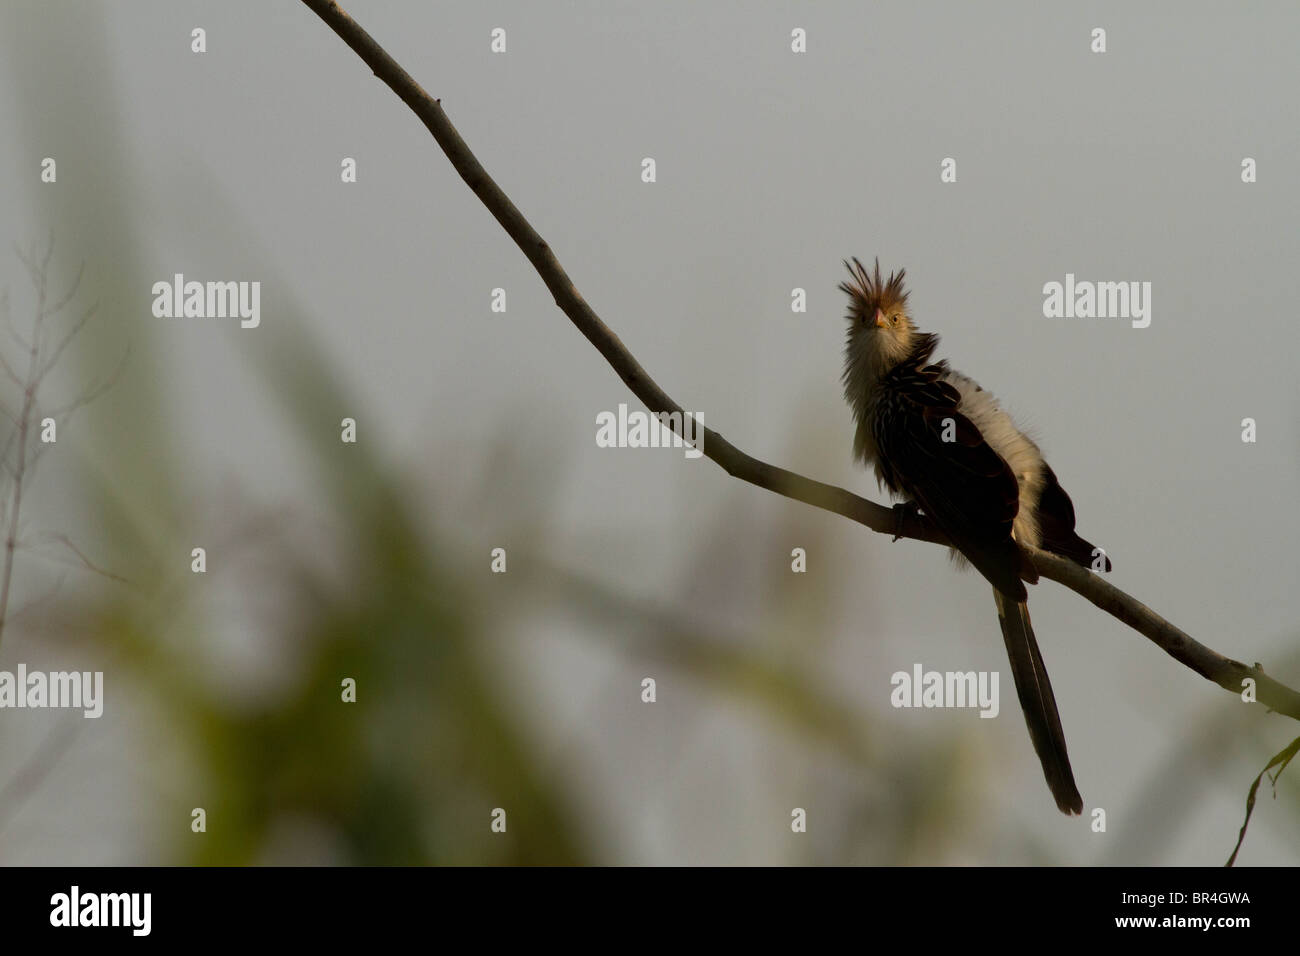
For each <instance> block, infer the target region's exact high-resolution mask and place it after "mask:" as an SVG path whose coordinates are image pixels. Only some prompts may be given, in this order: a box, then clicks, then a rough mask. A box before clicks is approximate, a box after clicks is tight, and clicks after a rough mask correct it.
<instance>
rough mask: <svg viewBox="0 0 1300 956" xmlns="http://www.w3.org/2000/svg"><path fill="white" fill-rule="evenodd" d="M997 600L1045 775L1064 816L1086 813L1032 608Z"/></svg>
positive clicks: (1014, 674) (1000, 597) (1018, 692)
mask: <svg viewBox="0 0 1300 956" xmlns="http://www.w3.org/2000/svg"><path fill="white" fill-rule="evenodd" d="M993 599H994V600H995V601H996V602H997V605H998V621H999V623H1000V624H1001V625H1002V637H1003V639H1004V640H1005V641H1006V644H1007V657H1008V658H1010V660H1011V676H1012V678H1013V679H1014V680H1015V682H1016V695H1017V696H1018V697H1019V698H1020V709H1021V710H1023V711H1024V714H1025V723H1026V724H1028V725H1029V737H1030V739H1031V740H1032V741H1033V742H1034V750H1035V751H1036V752H1037V753H1038V759H1039V761H1040V762H1041V763H1042V765H1043V775H1044V776H1045V777H1047V785H1048V786H1049V787H1050V788H1051V790H1052V796H1053V797H1055V798H1056V805H1057V806H1058V807H1059V808H1060V809H1061V812H1062V813H1082V812H1083V797H1081V796H1080V795H1079V788H1078V787H1077V786H1075V783H1074V774H1073V772H1071V770H1070V757H1069V754H1067V753H1066V751H1065V732H1064V731H1063V730H1062V729H1061V717H1060V715H1059V714H1058V713H1057V712H1056V697H1055V696H1054V695H1053V694H1052V682H1051V681H1050V680H1048V678H1047V668H1046V667H1044V666H1043V656H1042V654H1040V653H1039V652H1038V641H1036V640H1035V639H1034V629H1033V628H1032V627H1031V626H1030V624H1029V605H1028V604H1026V603H1025V602H1023V601H1020V602H1016V601H1013V600H1011V599H1010V598H1008V597H1006V596H1005V595H1004V594H1002V593H1001V592H1000V591H998V590H997V589H994V591H993Z"/></svg>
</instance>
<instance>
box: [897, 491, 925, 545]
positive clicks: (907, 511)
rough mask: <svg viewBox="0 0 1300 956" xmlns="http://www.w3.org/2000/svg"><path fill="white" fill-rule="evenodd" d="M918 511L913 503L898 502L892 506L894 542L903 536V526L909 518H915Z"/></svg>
mask: <svg viewBox="0 0 1300 956" xmlns="http://www.w3.org/2000/svg"><path fill="white" fill-rule="evenodd" d="M918 511H920V509H919V508H917V506H916V502H915V501H900V502H899V503H898V504H896V505H894V540H895V541H897V540H898V539H899V538H901V537H902V536H903V525H905V524H906V523H907V519H908V517H909V516H911V517H913V518H914V517H916V515H917V512H918Z"/></svg>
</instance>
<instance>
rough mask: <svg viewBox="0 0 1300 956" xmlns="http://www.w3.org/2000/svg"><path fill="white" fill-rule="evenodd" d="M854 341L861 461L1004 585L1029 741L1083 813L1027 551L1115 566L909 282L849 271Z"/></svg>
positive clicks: (856, 267)
mask: <svg viewBox="0 0 1300 956" xmlns="http://www.w3.org/2000/svg"><path fill="white" fill-rule="evenodd" d="M845 265H846V266H847V267H848V269H849V273H850V275H851V280H850V281H848V282H843V283H841V284H840V288H841V289H842V290H843V291H844V292H846V293H848V296H849V312H848V316H847V318H848V322H849V327H848V340H847V343H846V344H845V348H844V397H845V399H846V400H847V401H848V403H849V406H850V407H851V408H852V409H853V418H854V421H855V423H856V426H857V430H856V433H855V435H854V440H853V453H854V456H855V457H856V458H858V459H861V460H862V461H863V462H864V463H866V464H873V465H874V466H875V471H876V479H877V481H878V482H879V483H880V484H881V485H882V486H884V487H885V488H888V489H889V491H890V492H891V493H892V494H894V495H895V496H898V497H901V498H903V499H904V502H905V503H904V504H901V505H895V507H896V508H919V509H920V510H921V511H922V512H924V513H925V515H926V516H928V517H929V518H930V520H931V521H933V522H934V523H935V524H936V525H937V526H938V527H939V528H940V530H942V531H943V533H944V534H945V535H947V537H948V540H949V541H950V542H951V543H952V546H953V550H954V555H955V556H959V558H964V559H965V561H968V562H970V563H971V564H973V565H974V566H975V568H976V570H978V571H979V572H980V573H981V574H983V575H984V577H985V578H987V579H988V581H989V583H990V584H992V585H993V598H994V600H995V601H996V603H997V609H998V619H999V622H1000V623H1001V626H1002V637H1003V640H1004V641H1005V642H1006V645H1007V656H1008V658H1010V661H1011V675H1012V677H1013V679H1014V680H1015V684H1016V695H1017V696H1018V697H1019V698H1020V707H1021V710H1023V711H1024V714H1025V722H1026V723H1027V724H1028V725H1029V737H1030V739H1031V740H1032V741H1033V744H1034V750H1035V751H1036V752H1037V753H1038V759H1039V760H1040V761H1041V762H1042V765H1043V774H1044V775H1045V776H1046V777H1047V785H1048V787H1050V788H1051V791H1052V796H1053V797H1055V798H1056V805H1057V806H1058V807H1059V808H1060V809H1061V811H1062V812H1064V813H1070V814H1072V813H1082V812H1083V798H1082V797H1081V796H1080V795H1079V788H1078V787H1077V786H1075V783H1074V774H1073V772H1072V771H1071V770H1070V758H1069V755H1068V754H1067V753H1066V749H1065V733H1064V731H1062V729H1061V718H1060V715H1059V714H1058V713H1057V711H1056V698H1055V697H1054V696H1053V694H1052V685H1051V682H1050V681H1049V680H1048V678H1047V669H1046V668H1045V667H1044V666H1043V658H1042V655H1041V654H1040V653H1039V651H1038V642H1037V641H1036V640H1035V639H1034V631H1033V628H1032V627H1031V626H1030V623H1029V606H1028V604H1027V603H1026V600H1027V597H1028V594H1027V592H1026V591H1025V585H1024V583H1023V582H1022V580H1021V579H1022V578H1023V579H1024V580H1026V581H1029V582H1031V583H1035V582H1037V580H1038V574H1037V572H1036V571H1035V570H1034V567H1033V565H1032V564H1031V563H1030V561H1029V560H1028V558H1027V557H1026V556H1025V555H1024V553H1023V552H1022V551H1021V549H1020V545H1021V544H1026V545H1032V546H1036V547H1039V548H1043V549H1045V550H1047V551H1052V552H1055V553H1056V554H1059V555H1061V556H1063V557H1066V558H1069V559H1070V560H1071V561H1074V562H1076V563H1078V564H1080V565H1082V566H1084V567H1086V568H1091V567H1092V566H1093V563H1094V558H1097V559H1099V560H1098V562H1097V564H1098V566H1099V567H1101V566H1104V567H1105V569H1106V570H1110V561H1109V559H1107V558H1106V557H1105V556H1104V554H1102V553H1101V552H1100V551H1097V550H1095V549H1094V548H1093V546H1092V545H1091V544H1089V543H1088V542H1087V541H1085V540H1084V539H1083V538H1081V537H1079V536H1078V535H1077V534H1075V532H1074V505H1073V504H1072V503H1071V502H1070V496H1069V495H1067V494H1066V493H1065V491H1064V489H1062V488H1061V486H1060V484H1059V483H1058V482H1057V480H1056V475H1055V474H1054V473H1053V472H1052V469H1051V468H1050V467H1049V466H1048V464H1047V462H1046V461H1045V460H1044V459H1043V454H1042V452H1040V451H1039V450H1038V446H1037V445H1035V444H1034V442H1033V441H1031V440H1030V439H1029V438H1028V437H1027V436H1026V435H1025V434H1024V432H1022V431H1021V430H1020V429H1019V428H1017V427H1016V425H1015V423H1014V422H1013V421H1012V420H1011V416H1010V415H1008V414H1007V413H1006V412H1005V411H1003V410H1002V408H1000V407H999V405H998V402H997V399H995V398H994V397H993V396H992V395H991V394H990V393H989V392H987V391H985V390H984V389H982V388H980V386H979V385H977V384H976V383H975V382H974V381H973V380H972V379H970V378H968V377H967V376H965V375H963V374H962V373H961V372H958V371H956V370H954V369H952V368H950V367H949V366H948V363H947V362H946V361H942V362H935V361H933V359H932V356H933V354H934V351H935V348H936V347H937V346H938V344H939V337H938V336H937V335H935V334H933V333H931V332H920V331H917V328H916V325H915V324H914V323H913V322H912V317H911V315H910V314H909V312H908V309H907V291H906V290H905V289H904V287H903V275H904V272H905V270H901V269H900V270H899V271H898V272H897V273H895V274H891V275H890V277H889V279H888V280H887V281H882V280H881V277H880V261H879V260H877V261H876V267H875V270H874V272H873V273H868V272H867V270H866V268H864V267H863V265H862V263H861V262H859V261H858V260H857V259H854V260H853V263H852V264H851V265H850V264H849V263H847V262H846V263H845Z"/></svg>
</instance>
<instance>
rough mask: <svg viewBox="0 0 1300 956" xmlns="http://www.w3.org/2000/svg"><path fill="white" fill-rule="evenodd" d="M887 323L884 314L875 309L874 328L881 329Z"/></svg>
mask: <svg viewBox="0 0 1300 956" xmlns="http://www.w3.org/2000/svg"><path fill="white" fill-rule="evenodd" d="M888 324H889V322H888V321H887V320H886V319H885V313H884V312H882V311H880V309H876V328H878V329H883V328H884V327H885V326H886V325H888Z"/></svg>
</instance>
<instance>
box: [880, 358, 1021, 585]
mask: <svg viewBox="0 0 1300 956" xmlns="http://www.w3.org/2000/svg"><path fill="white" fill-rule="evenodd" d="M944 371H945V368H944V367H943V366H941V365H922V364H920V363H919V362H911V363H906V362H905V363H903V364H902V365H900V366H899V367H897V368H895V369H894V370H893V371H892V372H890V373H889V375H888V376H887V377H886V379H885V381H884V382H883V383H882V384H883V385H884V387H883V388H882V389H881V398H880V400H879V402H878V404H877V406H876V416H875V419H874V421H873V427H872V431H873V436H874V438H875V440H876V444H877V446H878V447H879V450H880V455H879V459H878V461H879V464H880V466H881V468H880V470H881V476H882V478H884V480H885V482H886V484H888V485H889V486H890V487H891V488H892V489H894V490H895V491H901V492H902V493H904V494H906V495H908V496H910V497H911V498H913V499H914V500H915V501H916V503H917V504H918V505H920V507H921V508H922V510H924V511H925V513H926V514H927V515H929V516H930V518H931V519H932V520H933V521H934V522H935V524H937V525H938V526H939V528H940V529H942V531H943V532H944V534H946V535H947V536H948V538H949V540H950V541H952V543H953V545H954V546H955V547H956V548H957V550H959V551H960V552H961V553H962V554H963V555H965V556H966V558H967V559H969V561H970V562H971V564H973V565H975V567H976V568H977V569H978V570H979V571H980V572H981V573H982V574H983V575H984V576H985V577H986V578H988V579H989V581H990V583H992V584H993V586H994V587H995V588H997V589H998V590H999V591H1001V592H1002V593H1004V594H1006V595H1007V596H1008V597H1011V598H1014V599H1016V600H1017V601H1020V600H1024V598H1025V593H1026V592H1025V586H1024V584H1022V583H1021V580H1020V572H1021V570H1022V565H1023V564H1024V562H1023V561H1022V558H1021V554H1020V549H1019V547H1017V546H1016V544H1015V542H1014V541H1013V540H1012V538H1011V526H1012V522H1013V521H1014V520H1015V517H1016V511H1017V510H1018V508H1019V506H1020V489H1019V487H1018V485H1017V484H1016V477H1015V475H1014V474H1012V471H1011V468H1010V467H1009V466H1008V465H1007V463H1006V462H1005V461H1003V460H1002V457H1001V456H1000V455H998V453H997V452H996V451H994V450H993V448H992V447H990V445H989V444H988V442H986V441H985V440H984V436H983V435H982V434H980V430H979V429H978V428H977V427H975V425H974V424H973V423H972V422H971V421H970V419H968V418H967V417H966V416H965V415H963V414H962V413H961V412H960V411H959V405H960V402H961V395H960V394H959V393H958V392H957V390H956V389H955V388H953V387H952V386H951V385H949V384H948V383H947V382H944V381H943V380H942V375H943V373H944ZM945 439H950V440H945Z"/></svg>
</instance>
